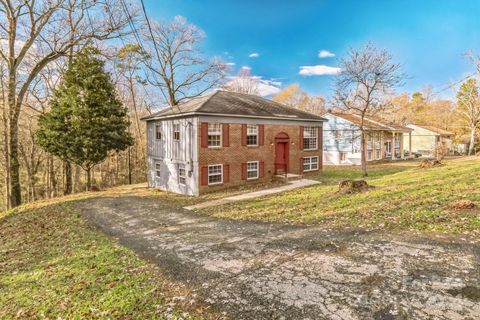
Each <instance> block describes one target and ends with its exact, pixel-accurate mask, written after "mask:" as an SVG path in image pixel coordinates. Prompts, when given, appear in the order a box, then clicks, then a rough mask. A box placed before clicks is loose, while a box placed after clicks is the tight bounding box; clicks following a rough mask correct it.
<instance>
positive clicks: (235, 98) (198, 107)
mask: <svg viewBox="0 0 480 320" xmlns="http://www.w3.org/2000/svg"><path fill="white" fill-rule="evenodd" d="M189 114H205V115H222V116H226V115H230V116H240V117H249V118H255V117H261V118H272V119H289V120H309V121H326V120H325V119H324V118H322V117H320V116H317V115H314V114H311V113H308V112H305V111H301V110H298V109H295V108H292V107H289V106H285V105H283V104H280V103H277V102H275V101H272V100H268V99H265V98H262V97H259V96H254V95H250V94H244V93H237V92H229V91H216V92H214V93H210V94H207V95H203V96H200V97H197V98H194V99H191V100H189V101H187V102H185V103H182V104H180V105H178V106H175V107H168V108H166V109H164V110H161V111H160V112H157V113H154V114H152V115H150V116H148V117H145V118H143V119H142V120H147V121H148V120H154V119H161V118H165V117H175V116H184V115H189Z"/></svg>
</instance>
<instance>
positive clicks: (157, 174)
mask: <svg viewBox="0 0 480 320" xmlns="http://www.w3.org/2000/svg"><path fill="white" fill-rule="evenodd" d="M160 168H161V164H160V162H155V177H157V178H160V174H161V172H160Z"/></svg>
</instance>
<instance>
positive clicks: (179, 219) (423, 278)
mask: <svg viewBox="0 0 480 320" xmlns="http://www.w3.org/2000/svg"><path fill="white" fill-rule="evenodd" d="M78 206H79V208H80V209H81V212H82V214H83V215H84V216H85V217H86V218H87V219H89V220H90V221H91V222H93V223H94V224H96V225H97V226H98V227H100V228H101V229H102V230H103V231H104V232H106V233H107V234H110V235H112V236H115V237H117V238H119V240H120V243H122V244H123V245H125V246H127V247H129V248H132V249H133V250H135V251H137V252H138V253H140V254H141V255H143V256H144V257H147V258H149V259H150V260H152V261H154V262H155V263H157V264H158V265H159V266H160V267H161V268H162V269H163V270H164V271H166V272H168V273H169V274H171V275H172V276H173V277H174V278H176V279H178V280H181V281H184V282H188V283H189V285H190V286H192V287H193V288H195V290H197V292H198V294H199V296H200V297H201V298H202V299H203V300H204V301H206V302H207V303H210V304H212V305H213V306H214V307H216V308H217V309H219V310H220V311H222V312H225V314H226V315H227V316H228V317H230V318H232V319H450V320H454V319H480V245H479V244H478V243H477V244H474V243H469V242H468V241H466V240H465V239H460V238H458V239H451V240H450V241H445V240H434V239H427V238H419V237H416V236H405V235H404V236H400V235H397V236H394V235H390V234H388V233H383V232H361V231H351V230H350V231H348V230H343V231H339V230H332V229H325V228H322V227H299V226H288V225H281V224H268V223H259V222H243V221H229V220H221V219H216V218H210V217H204V216H200V215H197V214H194V213H191V212H188V211H186V210H183V209H178V208H173V207H170V206H167V205H164V204H162V203H159V202H158V200H155V198H150V197H144V196H120V197H107V198H105V197H104V198H95V199H89V200H85V201H82V202H79V203H78Z"/></svg>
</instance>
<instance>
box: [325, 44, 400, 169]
mask: <svg viewBox="0 0 480 320" xmlns="http://www.w3.org/2000/svg"><path fill="white" fill-rule="evenodd" d="M340 68H341V70H342V71H341V73H340V74H339V75H338V76H337V79H336V83H335V98H334V99H335V102H336V103H337V104H338V105H339V107H340V108H342V109H344V110H346V111H348V112H350V113H354V114H357V115H358V116H360V119H361V121H360V136H361V137H360V145H361V148H360V149H361V161H362V171H363V176H367V175H368V173H367V161H366V135H365V126H364V121H365V116H366V115H368V114H376V113H378V112H379V111H380V110H382V108H383V107H384V106H385V104H386V101H385V100H386V99H387V97H388V96H390V95H389V94H387V93H388V91H390V90H391V89H393V88H395V87H397V86H399V85H400V84H401V82H402V80H403V79H404V74H403V73H402V72H401V65H400V64H396V63H393V62H392V55H391V54H390V53H389V52H388V51H386V50H380V49H377V48H376V47H375V46H374V45H373V44H372V43H368V44H366V45H365V46H364V47H363V48H362V49H360V50H356V49H350V51H349V53H348V56H347V57H345V58H343V59H341V60H340Z"/></svg>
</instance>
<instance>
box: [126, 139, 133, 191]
mask: <svg viewBox="0 0 480 320" xmlns="http://www.w3.org/2000/svg"><path fill="white" fill-rule="evenodd" d="M131 150H132V147H128V159H127V162H128V163H127V166H128V184H132V151H131Z"/></svg>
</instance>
